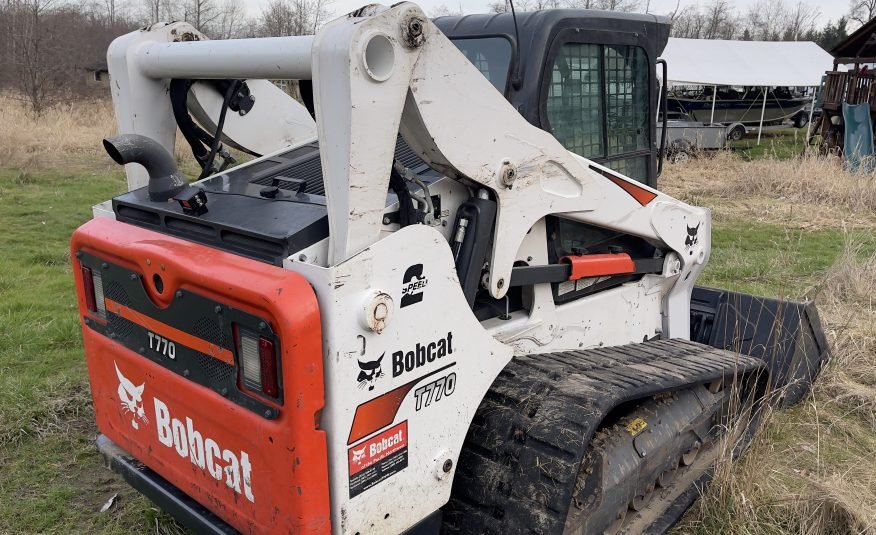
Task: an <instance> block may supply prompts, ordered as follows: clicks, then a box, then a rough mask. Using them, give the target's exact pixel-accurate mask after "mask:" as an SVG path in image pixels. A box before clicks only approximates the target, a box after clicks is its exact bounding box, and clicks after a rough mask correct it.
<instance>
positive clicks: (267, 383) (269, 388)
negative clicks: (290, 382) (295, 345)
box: [259, 336, 280, 398]
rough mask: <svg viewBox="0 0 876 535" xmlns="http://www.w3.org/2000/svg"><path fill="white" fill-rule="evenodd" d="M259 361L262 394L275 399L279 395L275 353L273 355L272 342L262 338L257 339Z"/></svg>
mask: <svg viewBox="0 0 876 535" xmlns="http://www.w3.org/2000/svg"><path fill="white" fill-rule="evenodd" d="M259 360H261V370H262V392H264V393H265V394H267V395H269V396H271V397H273V398H275V397H277V396H278V395H279V393H280V392H279V390H280V389H279V382H278V380H277V359H276V353H274V342H272V341H271V340H269V339H267V338H265V337H264V336H262V337H261V338H259Z"/></svg>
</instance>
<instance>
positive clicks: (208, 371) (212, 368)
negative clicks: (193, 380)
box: [198, 353, 234, 389]
mask: <svg viewBox="0 0 876 535" xmlns="http://www.w3.org/2000/svg"><path fill="white" fill-rule="evenodd" d="M198 364H200V365H201V370H202V371H203V372H204V377H206V378H207V380H208V382H209V385H210V386H212V387H213V388H215V389H219V388H221V387H222V386H223V385H225V384H227V383H228V380H229V379H231V376H232V375H233V374H234V366H231V365H230V364H226V363H224V362H222V361H221V360H219V359H216V358H213V357H211V356H209V355H205V354H203V353H198Z"/></svg>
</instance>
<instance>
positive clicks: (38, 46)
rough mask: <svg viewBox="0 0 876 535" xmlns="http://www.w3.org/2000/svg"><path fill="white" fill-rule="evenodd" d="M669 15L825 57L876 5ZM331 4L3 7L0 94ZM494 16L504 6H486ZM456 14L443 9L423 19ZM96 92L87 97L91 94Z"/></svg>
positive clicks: (54, 83)
mask: <svg viewBox="0 0 876 535" xmlns="http://www.w3.org/2000/svg"><path fill="white" fill-rule="evenodd" d="M677 2H678V3H677V4H676V7H675V9H674V10H673V11H672V12H670V13H661V14H665V15H667V16H668V17H669V18H670V19H671V20H672V35H673V36H675V37H689V38H696V39H740V40H808V41H815V42H816V43H818V44H819V45H821V46H822V47H823V48H825V49H827V50H830V49H831V48H833V46H834V45H836V44H837V43H838V42H840V41H841V40H843V39H845V38H846V37H847V35H848V33H847V26H851V25H854V24H863V23H864V22H867V21H869V20H870V19H872V18H873V17H874V16H876V0H851V1H850V3H849V9H848V14H847V15H846V16H844V17H841V18H840V19H838V20H836V21H827V22H826V23H824V21H823V17H822V16H821V12H820V11H819V9H818V8H817V7H815V6H813V5H812V4H810V3H808V2H806V1H804V0H797V1H796V2H793V0H758V1H757V2H756V3H755V4H753V5H751V6H750V7H749V8H748V9H746V10H742V9H740V8H739V7H738V5H737V3H736V2H733V1H731V0H710V1H709V2H708V3H705V4H702V5H699V4H696V5H685V6H681V0H677ZM330 3H331V0H269V2H268V3H267V4H266V5H265V6H264V7H263V9H262V10H261V12H259V13H256V14H248V13H246V11H245V10H244V7H243V4H242V3H241V2H240V0H0V90H10V89H11V90H14V91H15V93H14V94H16V95H19V96H20V97H19V98H21V99H22V100H24V101H25V102H27V104H28V105H29V106H30V107H31V109H32V110H33V112H34V113H37V114H39V113H40V112H41V111H42V110H43V109H45V108H46V107H47V106H51V105H52V104H54V103H56V102H59V101H63V100H66V99H71V98H76V97H79V96H82V95H87V94H88V93H89V91H90V90H89V86H88V84H87V83H86V76H87V72H88V69H89V67H92V68H94V67H97V66H99V65H101V64H103V63H104V62H105V58H106V49H107V47H108V46H109V44H110V42H111V41H112V40H113V39H114V38H115V37H117V36H119V35H122V34H124V33H127V32H129V31H132V30H134V29H136V28H140V27H143V26H147V25H149V24H152V23H155V22H158V21H166V20H182V21H187V22H189V23H190V24H192V25H193V26H194V27H195V28H197V29H198V30H199V31H201V32H203V33H204V34H206V35H207V36H208V37H210V38H211V39H229V38H235V37H269V36H282V35H304V34H312V33H314V32H316V30H317V29H318V28H319V27H320V26H321V25H322V24H324V23H325V22H327V21H328V20H329V19H330V18H331V16H332V15H333V13H332V12H331V5H330ZM560 7H569V8H584V9H607V10H614V11H627V12H645V13H648V12H652V10H651V1H650V0H516V2H515V9H517V10H518V11H533V10H540V9H550V8H560ZM488 8H489V10H490V11H492V12H495V13H501V12H505V11H508V10H509V8H510V5H509V0H495V1H494V2H493V3H491V4H488ZM455 14H462V9H461V7H460V8H458V9H453V8H448V7H447V5H441V6H439V7H438V8H437V9H434V10H432V12H431V13H430V15H432V16H441V15H455ZM92 90H93V89H92Z"/></svg>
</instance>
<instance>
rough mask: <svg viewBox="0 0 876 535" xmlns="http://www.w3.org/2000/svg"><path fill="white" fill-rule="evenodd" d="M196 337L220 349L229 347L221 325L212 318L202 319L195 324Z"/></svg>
mask: <svg viewBox="0 0 876 535" xmlns="http://www.w3.org/2000/svg"><path fill="white" fill-rule="evenodd" d="M195 335H196V336H197V337H198V338H203V339H204V340H206V341H208V342H210V343H211V344H214V345H217V346H219V347H228V346H227V344H226V342H225V333H224V332H222V329H221V328H220V327H219V324H218V323H216V322H215V321H214V320H212V319H210V318H206V317H202V318H201V319H199V320H198V322H197V323H195Z"/></svg>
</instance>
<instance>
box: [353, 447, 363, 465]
mask: <svg viewBox="0 0 876 535" xmlns="http://www.w3.org/2000/svg"><path fill="white" fill-rule="evenodd" d="M364 458H365V448H362V449H361V450H353V462H354V463H356V464H362V459H364Z"/></svg>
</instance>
